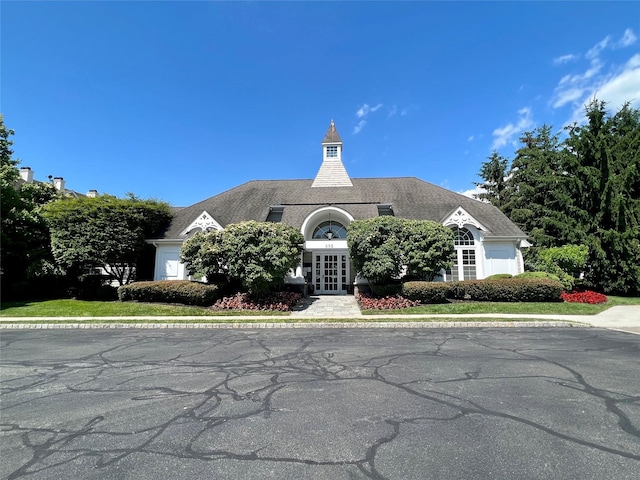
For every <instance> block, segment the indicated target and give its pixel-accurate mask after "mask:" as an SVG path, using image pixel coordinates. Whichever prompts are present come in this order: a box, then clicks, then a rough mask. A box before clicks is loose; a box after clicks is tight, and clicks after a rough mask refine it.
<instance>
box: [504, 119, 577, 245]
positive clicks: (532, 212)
mask: <svg viewBox="0 0 640 480" xmlns="http://www.w3.org/2000/svg"><path fill="white" fill-rule="evenodd" d="M520 142H521V143H522V146H521V147H520V148H519V149H518V150H517V152H516V157H515V159H514V160H513V163H512V165H511V169H510V171H509V175H508V179H507V201H506V202H505V203H504V204H503V205H501V209H502V211H503V212H504V213H505V214H506V215H507V216H508V217H509V218H511V220H513V221H514V222H515V223H516V224H517V225H518V226H519V227H520V228H521V229H522V230H524V231H525V232H527V234H528V235H529V238H530V240H531V242H532V243H533V244H534V245H535V246H536V247H555V246H559V245H563V244H566V243H581V242H582V240H583V234H582V232H581V231H580V229H577V228H576V222H575V221H574V220H573V219H572V217H571V216H570V213H569V212H570V211H571V208H572V200H571V197H570V196H569V194H568V191H567V188H566V182H567V175H566V172H565V169H564V164H565V161H564V156H565V153H566V152H565V151H564V150H563V148H562V145H561V143H560V141H559V138H558V135H557V134H553V133H552V129H551V127H550V126H547V125H543V126H541V127H539V128H537V129H535V130H534V131H532V132H525V133H524V134H523V135H522V137H521V138H520Z"/></svg>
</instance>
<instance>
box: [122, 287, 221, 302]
mask: <svg viewBox="0 0 640 480" xmlns="http://www.w3.org/2000/svg"><path fill="white" fill-rule="evenodd" d="M118 298H119V299H120V301H122V302H125V301H137V302H160V303H182V304H185V305H198V306H202V307H207V306H209V305H213V304H214V303H215V302H216V300H218V299H219V298H221V291H220V289H219V288H218V286H216V285H206V284H204V283H199V282H190V281H189V280H160V281H155V282H135V283H131V284H129V285H123V286H122V287H120V288H118Z"/></svg>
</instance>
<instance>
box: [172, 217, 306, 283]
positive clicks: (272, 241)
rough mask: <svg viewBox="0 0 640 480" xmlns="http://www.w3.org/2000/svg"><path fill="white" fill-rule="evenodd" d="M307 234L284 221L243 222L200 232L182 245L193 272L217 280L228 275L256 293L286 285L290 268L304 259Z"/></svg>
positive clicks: (182, 258)
mask: <svg viewBox="0 0 640 480" xmlns="http://www.w3.org/2000/svg"><path fill="white" fill-rule="evenodd" d="M303 242H304V237H303V236H302V234H301V233H300V231H299V230H297V229H295V228H293V227H291V226H289V225H285V224H283V223H272V222H255V221H249V222H241V223H236V224H232V225H228V226H227V227H226V228H225V229H224V230H222V231H221V232H208V233H197V234H196V235H194V237H193V238H191V239H190V240H187V241H186V242H185V244H184V245H183V247H182V251H181V254H180V257H181V260H182V261H183V262H184V263H185V265H186V267H187V271H188V272H189V274H191V275H196V276H201V275H205V276H206V277H207V280H208V281H210V282H211V281H216V280H217V279H219V278H220V277H221V276H226V275H228V277H229V279H230V280H232V281H238V282H240V283H241V284H242V286H243V287H244V288H245V289H246V290H247V291H248V292H249V293H253V294H257V293H264V292H268V291H273V290H278V289H280V288H282V286H283V283H284V277H285V275H286V274H287V273H288V272H289V270H291V269H293V268H296V267H297V266H298V264H299V263H300V255H301V254H302V244H303Z"/></svg>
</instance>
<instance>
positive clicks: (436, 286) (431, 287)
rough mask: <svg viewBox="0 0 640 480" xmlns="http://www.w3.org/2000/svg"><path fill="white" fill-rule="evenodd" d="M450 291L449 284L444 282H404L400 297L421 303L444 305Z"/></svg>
mask: <svg viewBox="0 0 640 480" xmlns="http://www.w3.org/2000/svg"><path fill="white" fill-rule="evenodd" d="M450 291H451V283H446V282H406V283H404V284H403V285H402V296H403V297H405V298H407V299H409V300H419V301H420V302H421V303H446V302H447V298H448V297H449V294H450Z"/></svg>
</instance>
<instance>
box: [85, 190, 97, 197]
mask: <svg viewBox="0 0 640 480" xmlns="http://www.w3.org/2000/svg"><path fill="white" fill-rule="evenodd" d="M97 196H98V191H97V190H89V191H88V192H87V197H89V198H96V197H97Z"/></svg>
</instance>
